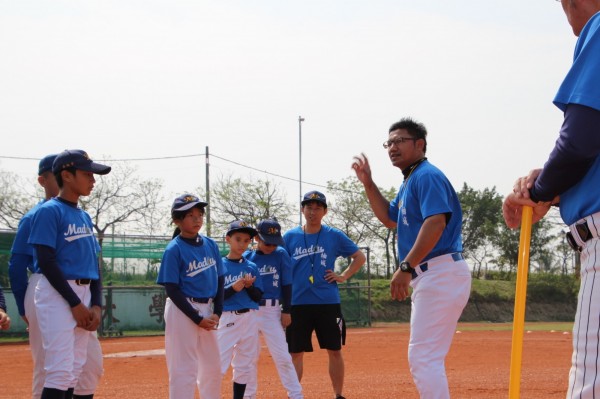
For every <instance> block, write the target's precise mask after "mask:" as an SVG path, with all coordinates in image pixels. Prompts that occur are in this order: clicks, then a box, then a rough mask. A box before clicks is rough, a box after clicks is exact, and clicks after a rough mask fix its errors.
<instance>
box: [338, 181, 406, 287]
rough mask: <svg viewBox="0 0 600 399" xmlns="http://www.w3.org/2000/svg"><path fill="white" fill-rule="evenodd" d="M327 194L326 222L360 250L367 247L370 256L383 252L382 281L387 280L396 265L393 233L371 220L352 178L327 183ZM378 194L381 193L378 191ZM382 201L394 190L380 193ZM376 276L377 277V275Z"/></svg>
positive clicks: (365, 198)
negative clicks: (383, 275) (359, 247)
mask: <svg viewBox="0 0 600 399" xmlns="http://www.w3.org/2000/svg"><path fill="white" fill-rule="evenodd" d="M327 190H328V192H330V193H331V197H332V200H331V203H330V205H329V212H328V219H327V222H328V224H330V225H331V226H333V227H336V228H338V229H340V230H342V231H343V232H344V233H346V235H348V237H350V238H351V239H352V240H353V241H354V242H356V243H358V244H359V245H360V246H367V247H369V248H370V249H371V251H372V253H373V254H374V255H376V256H377V255H378V252H380V251H378V249H381V248H383V252H384V258H385V264H384V266H385V270H384V274H385V275H386V277H388V278H389V277H390V275H391V272H392V270H393V269H394V267H393V265H395V264H396V263H397V255H396V253H395V238H396V229H388V228H387V227H385V226H384V225H383V224H382V223H381V222H380V221H379V220H378V219H377V217H376V216H375V214H374V213H373V211H372V210H371V206H370V205H369V201H368V200H367V196H366V194H365V191H364V188H363V186H362V184H361V183H360V182H359V181H358V180H357V179H356V178H354V177H347V178H345V179H343V180H342V181H341V182H333V181H329V182H327ZM380 190H381V189H380ZM381 191H382V194H383V195H384V196H385V197H386V198H393V197H394V195H395V190H394V189H390V190H387V191H385V190H381ZM377 274H379V273H377Z"/></svg>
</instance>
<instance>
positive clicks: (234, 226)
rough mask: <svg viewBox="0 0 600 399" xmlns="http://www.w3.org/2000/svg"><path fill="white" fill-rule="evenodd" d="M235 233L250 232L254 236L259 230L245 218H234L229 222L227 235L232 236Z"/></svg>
mask: <svg viewBox="0 0 600 399" xmlns="http://www.w3.org/2000/svg"><path fill="white" fill-rule="evenodd" d="M233 233H248V234H250V237H254V236H255V235H256V234H257V231H256V230H255V229H254V228H253V227H252V226H250V225H249V224H248V223H246V222H244V221H243V220H234V221H233V222H231V223H229V229H228V230H227V235H228V236H230V235H232V234H233Z"/></svg>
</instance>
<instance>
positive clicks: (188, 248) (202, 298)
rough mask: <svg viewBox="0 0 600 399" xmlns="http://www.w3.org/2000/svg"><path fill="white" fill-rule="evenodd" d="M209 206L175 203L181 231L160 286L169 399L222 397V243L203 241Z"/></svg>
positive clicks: (187, 199) (189, 198)
mask: <svg viewBox="0 0 600 399" xmlns="http://www.w3.org/2000/svg"><path fill="white" fill-rule="evenodd" d="M207 205H208V203H206V202H202V201H200V199H198V197H196V196H195V195H191V194H184V195H181V196H179V197H177V198H176V199H175V201H174V202H173V206H172V207H171V218H172V220H173V223H174V224H175V225H176V226H177V229H176V231H175V234H174V237H173V239H172V240H171V242H169V244H168V245H167V248H166V249H165V252H164V254H163V257H162V261H161V264H160V269H159V271H158V278H157V280H156V282H157V283H158V284H161V285H164V287H165V291H166V292H167V296H168V299H167V303H166V305H165V324H166V327H165V355H166V360H167V369H168V371H169V398H171V399H193V398H194V391H195V390H196V385H197V387H198V392H199V393H200V397H202V398H206V399H217V398H220V397H221V359H220V352H219V346H218V342H217V336H216V335H217V334H216V331H215V329H216V328H217V324H218V323H219V317H220V316H221V312H222V310H223V281H224V273H225V269H224V267H223V262H222V260H221V254H220V252H219V247H218V245H217V243H216V242H215V241H214V240H213V239H211V238H208V237H206V236H204V235H201V234H200V233H199V232H200V229H201V228H202V224H203V217H204V209H205V208H206V206H207Z"/></svg>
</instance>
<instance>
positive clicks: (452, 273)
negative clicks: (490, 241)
mask: <svg viewBox="0 0 600 399" xmlns="http://www.w3.org/2000/svg"><path fill="white" fill-rule="evenodd" d="M427 265H428V270H427V271H425V272H423V273H422V274H419V275H418V276H417V277H416V278H415V279H413V280H412V282H411V284H410V285H411V287H412V288H413V292H412V296H411V300H412V305H411V306H412V307H411V316H410V341H409V344H408V361H409V364H410V372H411V374H412V376H413V380H414V382H415V385H416V386H417V389H418V391H419V395H420V397H421V398H422V399H448V398H450V392H449V389H448V380H447V378H446V367H445V364H444V362H445V359H446V355H447V354H448V351H449V350H450V345H451V344H452V338H453V337H454V334H455V331H456V325H457V323H458V319H459V318H460V315H461V313H462V311H463V309H464V307H465V305H466V304H467V301H468V300H469V294H470V293H471V272H470V271H469V266H468V265H467V262H465V261H464V260H458V261H454V260H453V259H452V256H451V255H450V254H448V255H442V256H438V257H436V258H433V259H430V260H428V261H427Z"/></svg>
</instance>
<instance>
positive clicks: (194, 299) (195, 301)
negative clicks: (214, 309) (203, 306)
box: [188, 298, 212, 303]
mask: <svg viewBox="0 0 600 399" xmlns="http://www.w3.org/2000/svg"><path fill="white" fill-rule="evenodd" d="M188 299H189V300H190V302H194V303H209V302H210V300H211V299H212V298H188Z"/></svg>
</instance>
